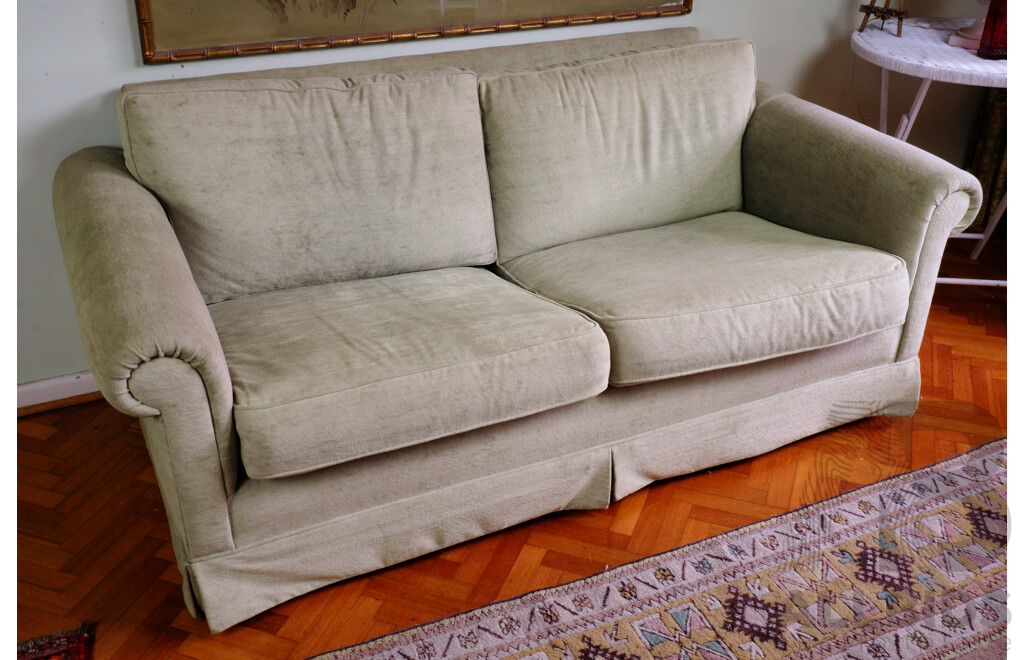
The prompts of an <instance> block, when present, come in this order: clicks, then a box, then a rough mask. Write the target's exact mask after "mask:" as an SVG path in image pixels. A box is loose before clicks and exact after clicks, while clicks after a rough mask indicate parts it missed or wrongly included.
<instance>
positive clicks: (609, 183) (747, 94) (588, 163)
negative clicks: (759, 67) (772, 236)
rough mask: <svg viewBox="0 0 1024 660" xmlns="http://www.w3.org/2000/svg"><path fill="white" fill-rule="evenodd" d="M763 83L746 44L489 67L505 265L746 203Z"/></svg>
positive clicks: (487, 136) (491, 138)
mask: <svg viewBox="0 0 1024 660" xmlns="http://www.w3.org/2000/svg"><path fill="white" fill-rule="evenodd" d="M756 79H757V75H756V71H755V65H754V46H753V44H752V43H751V42H749V41H743V40H728V41H709V42H703V43H698V44H693V45H688V46H680V47H667V48H656V49H651V50H645V51H639V52H633V53H625V54H622V55H611V56H607V57H601V58H596V59H592V60H586V61H582V62H573V63H569V64H564V65H557V66H552V67H543V68H537V69H524V70H521V71H512V72H503V73H493V74H484V75H481V76H480V105H481V109H482V110H483V122H484V140H485V143H486V146H487V165H488V171H489V174H490V179H491V194H492V199H493V202H494V218H495V227H496V231H497V237H498V261H499V262H505V261H508V260H509V259H514V258H515V257H518V256H521V255H523V254H528V253H531V252H536V251H538V250H543V249H545V248H549V247H552V246H555V245H561V244H563V243H569V242H572V241H576V240H580V239H584V238H592V237H594V236H604V235H607V234H613V233H618V232H623V231H630V230H634V229H646V228H649V227H656V226H660V225H666V224H670V223H673V222H677V221H679V220H686V219H689V218H694V217H698V216H703V215H707V214H710V213H716V212H719V211H726V210H735V209H739V208H741V206H742V192H741V185H740V146H741V141H742V139H743V132H744V130H745V128H746V125H747V120H748V119H749V118H750V115H751V113H752V112H753V108H754V88H755V85H756Z"/></svg>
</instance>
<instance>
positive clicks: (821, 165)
mask: <svg viewBox="0 0 1024 660" xmlns="http://www.w3.org/2000/svg"><path fill="white" fill-rule="evenodd" d="M742 162H743V203H744V209H745V210H746V211H747V212H748V213H752V214H754V215H757V216H759V217H762V218H764V219H766V220H770V221H772V222H775V223H777V224H780V225H784V226H786V227H790V228H792V229H797V230H799V231H803V232H807V233H810V234H815V235H818V236H823V237H825V238H832V239H836V240H841V241H846V242H850V243H858V244H861V245H868V246H871V247H874V248H877V249H879V250H883V251H885V252H888V253H890V254H894V255H897V256H899V257H901V258H902V259H903V260H904V261H905V262H906V264H907V272H908V274H909V276H910V285H911V293H910V309H909V311H908V313H907V322H906V324H905V325H904V333H903V340H902V343H901V345H900V349H899V353H898V355H897V358H896V359H897V360H904V359H908V358H911V357H914V356H915V355H917V352H918V350H919V348H920V344H921V338H922V337H923V335H924V324H925V322H926V320H927V317H928V309H929V307H930V305H931V298H932V293H933V291H934V288H935V278H936V276H937V274H938V268H939V262H940V261H941V259H942V252H943V249H944V248H945V245H946V240H947V239H948V238H949V237H950V236H951V235H955V234H957V233H959V232H960V231H962V230H963V229H965V228H966V227H967V226H969V225H970V224H971V222H973V221H974V218H975V216H976V215H977V213H978V210H979V208H980V207H981V186H980V184H979V183H978V180H977V179H976V178H974V177H973V176H972V175H971V174H969V173H967V172H965V171H963V170H961V169H960V168H958V167H954V166H953V165H951V164H949V163H947V162H946V161H944V160H942V159H941V158H938V157H936V156H933V155H931V154H928V153H926V152H925V151H922V150H921V149H918V148H917V147H914V146H912V145H909V144H906V143H904V142H900V141H899V140H896V139H895V138H892V137H889V136H886V135H883V134H882V133H879V132H878V131H875V130H874V129H872V128H869V127H867V126H864V125H862V124H859V123H857V122H855V121H853V120H851V119H848V118H846V117H843V116H841V115H839V114H836V113H834V112H831V111H829V110H826V109H824V108H821V107H819V106H816V105H814V104H812V103H808V102H806V101H802V100H800V99H798V98H796V97H795V96H793V95H791V94H787V93H784V92H781V91H779V90H777V89H774V88H772V87H770V86H768V85H765V84H763V83H760V84H759V85H758V90H757V105H756V108H755V110H754V113H753V116H752V117H751V119H750V123H749V124H748V127H747V132H746V134H745V135H744V138H743V155H742Z"/></svg>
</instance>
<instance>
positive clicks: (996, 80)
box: [850, 18, 1007, 286]
mask: <svg viewBox="0 0 1024 660" xmlns="http://www.w3.org/2000/svg"><path fill="white" fill-rule="evenodd" d="M972 22H973V19H970V18H916V19H908V20H904V21H903V36H902V37H897V36H896V22H895V21H887V22H882V21H877V20H876V21H871V22H870V23H868V24H867V26H866V27H865V28H864V31H863V32H854V33H853V36H852V37H851V38H850V47H851V48H852V49H853V52H854V53H856V54H857V55H858V56H859V57H861V58H863V59H864V60H867V61H868V62H871V63H872V64H876V65H878V66H879V67H881V68H882V97H881V108H880V115H881V117H880V120H879V127H878V130H879V131H881V132H883V133H887V132H888V130H887V125H886V118H887V112H888V105H889V72H890V71H896V72H898V73H903V74H906V75H908V76H913V77H915V78H920V79H921V84H920V85H919V86H918V89H917V95H916V96H915V98H914V102H913V103H912V104H911V106H910V110H909V112H908V113H907V114H904V115H903V116H902V117H901V118H900V122H899V125H898V126H897V127H896V132H895V134H894V137H896V138H897V139H898V140H902V141H904V142H905V141H906V140H907V137H908V136H909V135H910V129H911V128H913V126H914V121H915V120H916V119H917V114H918V111H920V109H921V105H922V104H923V103H924V99H925V96H926V95H927V94H928V88H929V87H930V86H931V84H932V81H936V80H937V81H939V82H950V83H956V84H960V85H973V86H976V87H1004V88H1005V87H1006V80H1007V76H1006V60H986V59H982V58H980V57H978V56H977V55H975V54H974V53H972V52H971V51H969V50H965V49H963V48H958V47H956V46H950V45H949V37H950V35H952V34H953V33H954V32H955V31H956V30H957V28H961V27H966V26H968V25H970V24H971V23H972ZM1005 212H1006V197H1005V195H1004V196H1003V199H1002V200H1001V201H1000V203H999V205H998V207H997V208H996V211H995V212H994V213H993V214H992V215H991V216H990V217H989V218H988V220H987V221H986V223H985V230H984V232H983V233H980V234H979V233H971V232H968V233H962V234H960V235H958V236H957V237H956V238H968V239H975V240H978V241H979V242H978V245H977V246H976V247H975V248H974V250H973V251H972V252H971V258H972V259H977V258H978V255H979V254H980V253H981V250H982V248H984V247H985V244H986V243H987V242H988V239H989V237H990V236H991V235H992V232H993V230H995V228H996V225H997V224H998V223H999V220H1000V219H1001V218H1002V216H1003V214H1004V213H1005ZM936 281H937V282H939V283H945V284H982V285H991V286H1006V280H969V279H960V278H951V277H940V278H938V280H936Z"/></svg>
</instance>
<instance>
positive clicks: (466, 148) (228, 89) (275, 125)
mask: <svg viewBox="0 0 1024 660" xmlns="http://www.w3.org/2000/svg"><path fill="white" fill-rule="evenodd" d="M119 110H120V119H121V131H122V140H123V143H124V147H125V159H126V162H127V165H128V167H129V169H130V170H131V172H132V174H133V175H135V177H136V178H137V179H139V181H140V182H142V183H143V184H144V185H145V186H147V187H148V188H150V189H151V190H152V191H153V192H154V193H156V195H157V196H158V197H159V198H160V199H161V201H162V202H163V203H164V205H165V206H166V208H167V211H168V214H169V216H170V218H171V222H172V224H173V225H174V228H175V232H176V233H177V235H178V238H179V240H180V241H181V244H182V248H183V250H184V252H185V256H186V258H187V259H188V261H189V265H190V267H191V268H192V272H193V275H194V276H195V279H196V282H197V283H198V285H199V288H200V290H201V291H202V292H203V296H204V298H205V299H206V301H207V302H216V301H219V300H226V299H231V298H237V297H239V296H243V295H248V294H253V293H260V292H266V291H274V290H279V289H287V288H292V287H297V286H305V285H311V284H321V283H327V282H335V281H346V280H352V279H361V278H368V277H379V276H384V275H391V274H397V273H403V272H412V271H420V270H429V269H434V268H444V267H451V266H469V265H483V264H488V263H491V262H493V261H494V258H495V242H494V226H493V219H492V216H491V202H490V193H489V190H488V181H487V173H486V169H485V168H486V165H485V161H484V153H483V137H482V133H481V129H480V112H479V106H478V103H477V86H476V74H474V73H473V72H470V71H465V70H459V69H443V70H438V71H434V72H423V73H404V74H380V75H374V76H365V77H356V78H349V79H325V78H319V79H317V78H311V79H304V80H287V79H277V80H249V81H231V80H216V81H214V80H208V81H202V82H192V83H190V84H189V85H187V86H180V87H160V86H129V87H126V88H125V90H124V91H123V92H122V95H121V102H120V104H119Z"/></svg>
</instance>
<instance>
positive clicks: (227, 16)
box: [135, 0, 693, 64]
mask: <svg viewBox="0 0 1024 660" xmlns="http://www.w3.org/2000/svg"><path fill="white" fill-rule="evenodd" d="M692 5H693V0H679V1H678V2H670V3H668V4H661V5H658V4H653V5H652V4H651V0H646V1H645V0H633V1H632V2H631V1H630V0H214V1H211V0H135V7H136V10H137V13H138V19H139V35H140V39H141V45H142V60H143V62H144V63H146V64H161V63H167V62H183V61H188V60H203V59H212V58H220V57H237V56H241V55H259V54H265V53H283V52H292V51H298V50H314V49H320V48H336V47H340V46H356V45H360V44H375V43H384V42H390V41H409V40H413V39H435V38H438V37H449V36H459V35H468V34H483V33H488V32H509V31H513V30H530V29H536V28H546V27H561V26H567V25H584V24H591V23H606V22H610V21H625V20H635V19H640V18H658V17H663V16H680V15H683V14H689V13H690V12H691V11H692ZM431 26H434V27H431Z"/></svg>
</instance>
